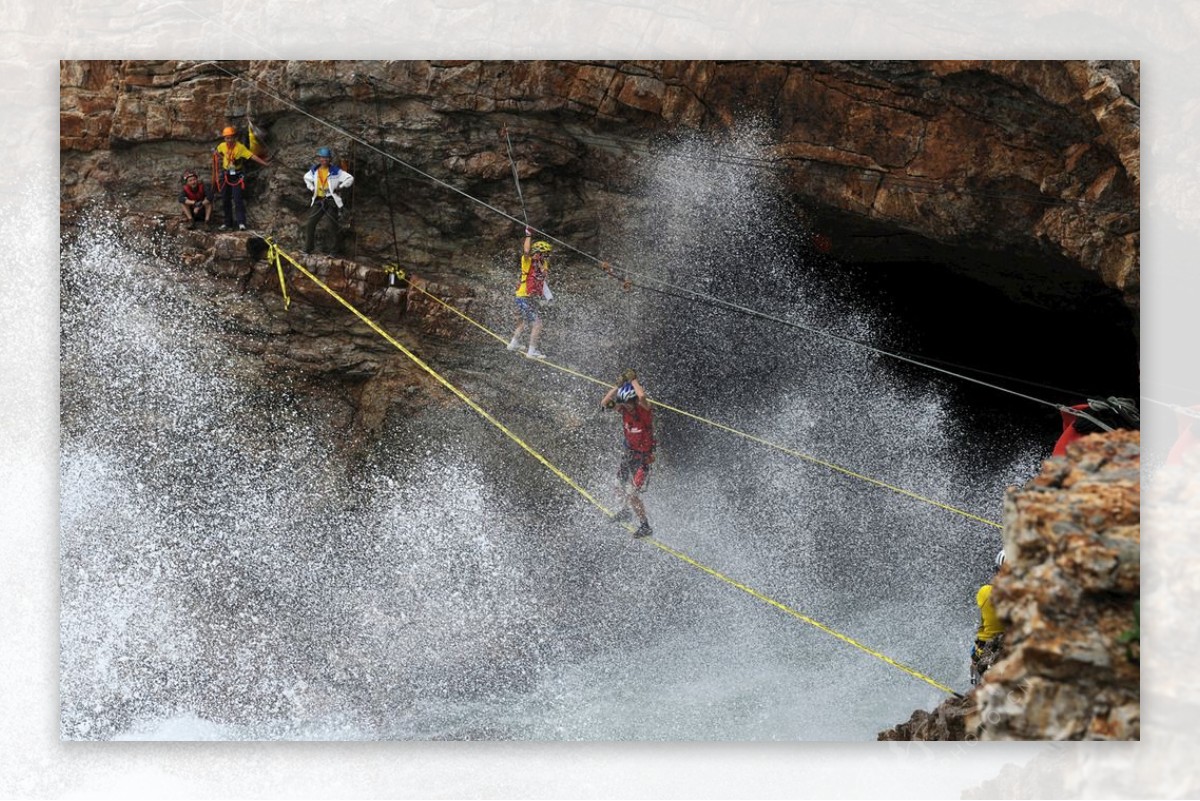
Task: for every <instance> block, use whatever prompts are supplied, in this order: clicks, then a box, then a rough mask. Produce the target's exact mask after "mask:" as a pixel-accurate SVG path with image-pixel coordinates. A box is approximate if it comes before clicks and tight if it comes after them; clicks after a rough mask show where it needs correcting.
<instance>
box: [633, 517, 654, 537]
mask: <svg viewBox="0 0 1200 801" xmlns="http://www.w3.org/2000/svg"><path fill="white" fill-rule="evenodd" d="M652 533H654V532H652V531H651V530H650V523H648V522H647V521H645V520H643V521H642V524H641V525H640V526H638V530H637V531H635V532H633V536H634V537H637V538H639V539H640V538H642V537H649V536H650V535H651V534H652Z"/></svg>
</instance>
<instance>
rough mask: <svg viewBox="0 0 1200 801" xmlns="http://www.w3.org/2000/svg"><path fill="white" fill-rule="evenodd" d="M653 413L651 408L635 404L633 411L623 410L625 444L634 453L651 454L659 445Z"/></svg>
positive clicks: (622, 420)
mask: <svg viewBox="0 0 1200 801" xmlns="http://www.w3.org/2000/svg"><path fill="white" fill-rule="evenodd" d="M653 416H654V414H653V411H652V410H651V409H650V407H649V406H642V405H641V404H640V403H635V404H633V410H632V411H626V410H625V409H624V407H622V408H621V422H622V424H623V426H624V428H625V444H626V445H628V446H629V449H630V450H632V451H637V452H638V453H650V452H651V451H652V450H654V446H655V445H656V444H657V443H656V442H655V441H654V423H653V420H652V418H653Z"/></svg>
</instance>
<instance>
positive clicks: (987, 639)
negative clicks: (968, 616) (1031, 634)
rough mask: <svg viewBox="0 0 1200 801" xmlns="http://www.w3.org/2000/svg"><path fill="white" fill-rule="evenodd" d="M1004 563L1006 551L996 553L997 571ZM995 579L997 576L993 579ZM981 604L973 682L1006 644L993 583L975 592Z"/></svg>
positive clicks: (973, 655)
mask: <svg viewBox="0 0 1200 801" xmlns="http://www.w3.org/2000/svg"><path fill="white" fill-rule="evenodd" d="M1003 565H1004V551H1001V552H1000V553H998V554H996V572H997V573H999V572H1000V568H1001V567H1002V566H1003ZM992 581H995V578H993V579H992ZM975 603H976V605H978V606H979V629H978V630H977V631H976V632H975V646H974V647H973V648H972V649H971V684H978V683H979V681H980V679H982V678H983V674H984V673H986V672H987V669H988V668H989V667H991V666H992V663H993V662H995V661H996V659H997V657H998V656H999V655H1000V648H1001V646H1003V645H1004V623H1003V622H1002V621H1001V620H1000V616H999V615H997V614H996V607H995V606H993V605H992V584H991V582H989V583H987V584H984V585H983V586H982V587H980V588H979V592H977V593H975Z"/></svg>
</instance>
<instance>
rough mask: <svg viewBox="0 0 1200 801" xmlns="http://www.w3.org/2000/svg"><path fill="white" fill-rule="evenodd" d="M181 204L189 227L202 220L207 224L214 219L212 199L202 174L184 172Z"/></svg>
mask: <svg viewBox="0 0 1200 801" xmlns="http://www.w3.org/2000/svg"><path fill="white" fill-rule="evenodd" d="M179 205H180V206H182V207H183V219H184V220H186V221H187V224H188V228H195V227H196V223H198V222H200V221H201V220H203V221H204V223H205V224H206V225H207V224H208V223H209V222H210V221H211V220H212V201H211V200H209V198H208V192H207V191H205V189H204V184H202V183H200V176H198V175H196V173H194V172H192V171H191V170H188V171H187V172H185V173H184V174H183V189H182V190H180V192H179Z"/></svg>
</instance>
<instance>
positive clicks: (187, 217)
mask: <svg viewBox="0 0 1200 801" xmlns="http://www.w3.org/2000/svg"><path fill="white" fill-rule="evenodd" d="M179 205H180V206H183V221H184V222H187V223H191V222H195V221H196V218H195V217H194V216H192V207H191V206H189V205H188V204H186V203H180V204H179Z"/></svg>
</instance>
